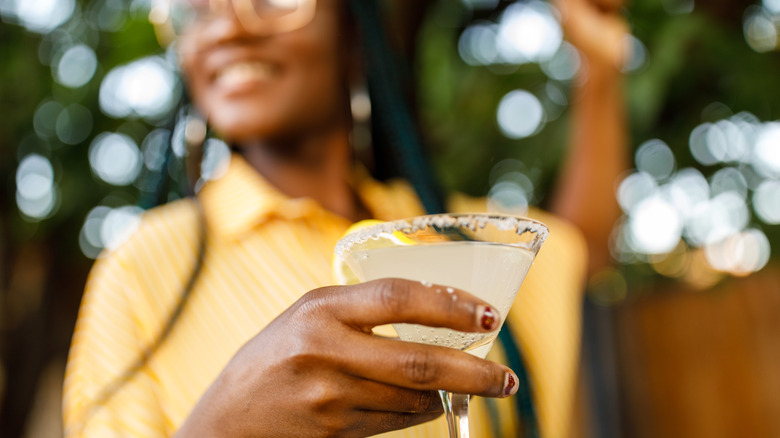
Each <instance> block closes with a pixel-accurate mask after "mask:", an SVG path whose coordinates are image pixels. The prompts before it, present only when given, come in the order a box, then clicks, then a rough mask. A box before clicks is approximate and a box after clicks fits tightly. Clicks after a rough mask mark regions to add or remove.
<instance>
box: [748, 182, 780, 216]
mask: <svg viewBox="0 0 780 438" xmlns="http://www.w3.org/2000/svg"><path fill="white" fill-rule="evenodd" d="M753 210H754V211H755V212H756V216H758V217H759V219H761V220H762V221H763V222H764V223H766V224H770V225H778V224H780V181H771V180H770V181H764V182H763V183H762V184H761V185H760V186H758V188H757V189H756V191H755V193H753Z"/></svg>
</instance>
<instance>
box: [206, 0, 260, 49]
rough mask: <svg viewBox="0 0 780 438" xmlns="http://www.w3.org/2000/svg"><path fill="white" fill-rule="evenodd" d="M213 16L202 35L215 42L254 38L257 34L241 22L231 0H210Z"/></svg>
mask: <svg viewBox="0 0 780 438" xmlns="http://www.w3.org/2000/svg"><path fill="white" fill-rule="evenodd" d="M212 5H213V8H212V14H213V18H212V19H211V20H209V23H208V25H207V26H206V28H205V29H203V31H204V32H205V33H206V34H205V35H204V36H207V37H209V39H210V40H212V41H215V42H224V41H230V40H236V39H248V38H251V39H256V38H257V34H256V33H255V32H251V31H250V30H249V29H248V28H247V26H246V24H245V23H244V22H242V20H241V18H240V17H239V15H238V13H237V12H236V7H235V4H234V2H233V1H231V0H212Z"/></svg>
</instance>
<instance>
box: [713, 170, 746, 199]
mask: <svg viewBox="0 0 780 438" xmlns="http://www.w3.org/2000/svg"><path fill="white" fill-rule="evenodd" d="M710 192H711V193H712V196H717V195H719V194H721V193H726V192H734V193H736V194H737V196H739V197H740V198H742V199H746V198H747V194H748V186H747V181H746V180H745V177H744V176H742V173H740V171H739V170H737V169H736V168H734V167H724V168H723V169H720V170H718V171H717V172H715V174H714V175H712V177H711V178H710Z"/></svg>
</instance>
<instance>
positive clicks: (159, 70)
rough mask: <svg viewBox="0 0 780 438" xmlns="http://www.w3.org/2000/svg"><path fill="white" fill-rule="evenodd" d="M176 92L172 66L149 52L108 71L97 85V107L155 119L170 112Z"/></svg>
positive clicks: (113, 114) (120, 114)
mask: <svg viewBox="0 0 780 438" xmlns="http://www.w3.org/2000/svg"><path fill="white" fill-rule="evenodd" d="M179 93H180V87H179V83H178V80H177V79H176V76H175V74H174V72H173V67H172V66H171V65H170V64H169V63H168V62H167V61H165V60H164V59H163V58H162V57H159V56H150V57H146V58H142V59H140V60H137V61H134V62H132V63H130V64H127V65H122V66H119V67H116V68H114V69H113V70H111V71H110V72H108V74H107V75H106V77H105V78H104V79H103V82H102V83H101V85H100V108H101V110H103V112H105V113H106V114H107V115H109V116H111V117H116V118H123V117H131V116H134V117H141V118H144V119H146V120H149V121H155V120H159V119H161V118H162V117H164V116H165V115H167V114H169V113H170V112H171V110H172V109H173V107H174V105H175V103H176V102H178V100H179Z"/></svg>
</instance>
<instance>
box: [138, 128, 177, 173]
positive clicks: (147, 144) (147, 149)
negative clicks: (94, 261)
mask: <svg viewBox="0 0 780 438" xmlns="http://www.w3.org/2000/svg"><path fill="white" fill-rule="evenodd" d="M170 137H171V132H170V131H168V130H167V129H155V130H154V131H152V132H150V133H149V134H148V135H147V136H146V138H144V141H143V143H141V150H142V151H143V158H144V165H145V166H146V168H147V169H149V170H153V171H159V170H160V169H162V167H163V164H165V149H166V148H167V147H168V143H169V142H170Z"/></svg>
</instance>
